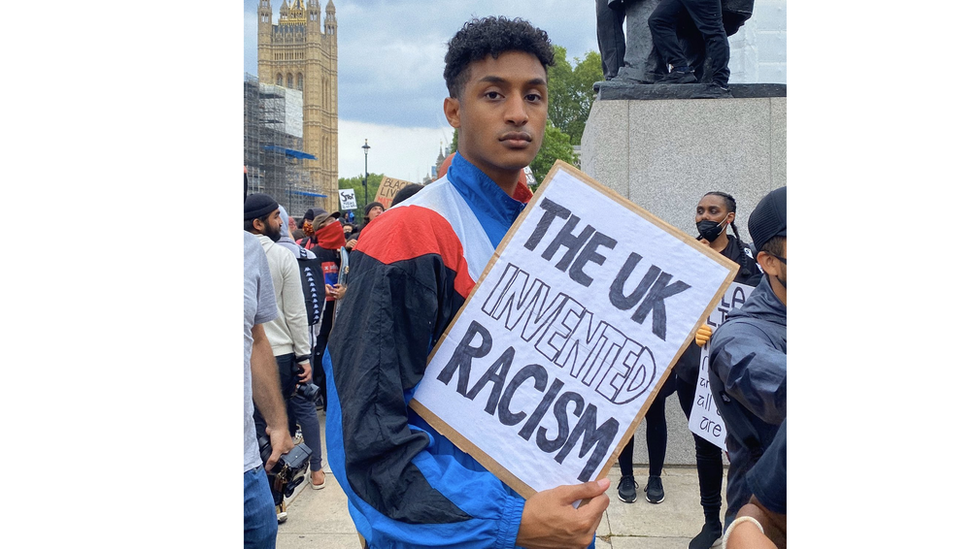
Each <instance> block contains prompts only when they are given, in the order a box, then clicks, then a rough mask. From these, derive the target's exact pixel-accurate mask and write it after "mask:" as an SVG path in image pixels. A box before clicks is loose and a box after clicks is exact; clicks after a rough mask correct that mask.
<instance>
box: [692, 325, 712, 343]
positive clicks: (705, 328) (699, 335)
mask: <svg viewBox="0 0 976 549" xmlns="http://www.w3.org/2000/svg"><path fill="white" fill-rule="evenodd" d="M709 339H712V327H711V326H709V325H708V324H702V325H701V327H700V328H698V331H697V332H695V343H697V344H698V346H699V347H704V346H705V344H706V343H708V340H709Z"/></svg>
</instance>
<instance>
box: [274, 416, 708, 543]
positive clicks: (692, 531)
mask: <svg viewBox="0 0 976 549" xmlns="http://www.w3.org/2000/svg"><path fill="white" fill-rule="evenodd" d="M672 401H673V402H672ZM672 404H673V406H672ZM667 405H668V432H669V439H668V453H667V456H666V459H665V466H664V472H663V474H662V475H661V479H662V481H663V484H664V491H665V499H664V501H663V502H661V503H659V504H656V505H655V504H651V503H648V502H647V501H646V500H645V499H644V496H643V493H642V492H639V493H638V499H637V501H636V502H634V503H630V504H627V503H623V502H622V501H620V500H619V499H618V498H617V482H618V481H619V480H620V469H619V468H618V467H616V466H614V467H613V468H612V469H611V470H610V475H609V476H610V481H611V484H610V489H609V490H608V491H607V494H608V495H609V496H610V507H609V508H608V509H607V511H606V513H604V517H603V520H602V521H600V527H599V528H598V529H597V541H596V547H597V549H610V548H612V549H638V548H640V549H686V548H687V547H688V542H690V541H691V538H693V537H694V536H695V535H697V534H698V532H699V531H700V530H701V526H702V522H703V518H704V517H703V515H702V509H701V506H700V505H699V496H698V474H697V473H696V471H695V467H694V465H690V466H689V465H688V464H682V463H676V462H675V461H676V460H675V459H672V447H673V448H674V449H675V451H674V454H673V455H674V456H675V457H676V458H678V459H680V456H682V455H684V456H686V457H690V459H691V461H692V464H693V463H694V444H693V443H692V442H691V440H692V439H691V434H690V433H689V432H688V429H687V427H686V426H685V424H686V421H685V419H684V415H683V414H682V413H681V410H680V408H678V406H677V398H676V397H672V398H669V399H668V403H667ZM672 408H678V410H677V414H678V415H679V416H680V419H681V422H680V423H677V424H676V422H677V419H678V418H677V417H674V410H673V409H672ZM319 424H320V426H324V425H325V419H324V416H323V415H322V412H319ZM676 427H677V428H676ZM678 428H680V429H678ZM643 429H644V427H643V425H642V426H641V427H639V428H638V433H639V434H642V433H643ZM682 429H683V431H682ZM685 439H687V441H686V440H685ZM683 442H686V444H682V443H683ZM323 444H324V437H323ZM688 447H690V448H691V449H690V453H689V450H688ZM641 448H643V460H642V458H641V454H640V452H639V450H640V449H641ZM322 451H323V466H324V468H325V471H326V487H325V488H324V489H322V490H313V489H312V488H311V486H310V485H309V483H308V480H306V481H305V482H304V483H303V484H302V485H301V486H299V487H298V488H296V489H295V493H294V494H292V496H291V497H290V498H288V499H287V500H286V502H285V506H286V510H287V512H288V520H287V521H285V522H284V523H283V524H280V525H279V526H278V547H279V548H280V549H299V548H303V549H304V548H329V549H332V548H335V549H360V547H361V546H360V543H359V537H358V535H357V534H356V528H355V526H354V525H353V522H352V519H351V518H350V517H349V511H348V508H347V504H346V496H345V493H343V491H342V488H340V487H339V484H338V482H336V480H335V477H334V476H333V475H332V472H331V470H330V469H329V464H328V462H327V461H326V460H325V456H324V454H325V448H323V449H322ZM646 456H647V446H646V443H644V442H643V437H642V436H639V437H638V440H637V444H636V447H635V451H634V462H635V465H634V470H635V473H636V474H635V477H636V478H637V482H638V483H639V484H640V487H641V488H643V487H644V485H645V483H646V482H647V473H646V470H643V471H642V466H644V467H646V461H647V460H646ZM722 490H723V494H724V490H725V487H724V485H723V488H722ZM724 514H725V506H724V503H723V507H722V515H723V516H724Z"/></svg>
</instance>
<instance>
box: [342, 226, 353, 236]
mask: <svg viewBox="0 0 976 549" xmlns="http://www.w3.org/2000/svg"><path fill="white" fill-rule="evenodd" d="M342 232H344V233H346V236H349V235H350V234H352V225H343V226H342Z"/></svg>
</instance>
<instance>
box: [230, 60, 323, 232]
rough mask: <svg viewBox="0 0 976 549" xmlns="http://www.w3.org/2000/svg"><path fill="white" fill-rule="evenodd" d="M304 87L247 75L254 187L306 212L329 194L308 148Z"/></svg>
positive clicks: (247, 136) (247, 148)
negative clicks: (312, 168) (312, 169)
mask: <svg viewBox="0 0 976 549" xmlns="http://www.w3.org/2000/svg"><path fill="white" fill-rule="evenodd" d="M302 124H303V117H302V92H301V91H300V90H293V89H288V88H285V87H282V86H275V85H273V84H263V83H260V82H259V81H258V79H257V77H255V76H252V75H250V74H245V75H244V165H245V166H246V167H247V175H248V192H249V193H255V192H261V193H266V194H269V195H271V196H272V197H274V199H275V200H276V201H277V202H278V203H279V204H281V205H282V206H284V207H285V209H286V210H288V215H290V216H293V217H295V216H301V215H302V214H304V213H305V211H306V210H308V209H309V208H312V207H314V206H316V205H318V204H321V203H322V199H323V198H324V197H325V195H323V194H321V193H319V192H318V191H317V190H316V189H315V188H313V186H312V179H311V175H310V173H309V169H308V167H307V165H306V161H307V160H315V157H314V156H312V155H311V154H308V153H307V152H304V151H303V149H302V143H303V142H302Z"/></svg>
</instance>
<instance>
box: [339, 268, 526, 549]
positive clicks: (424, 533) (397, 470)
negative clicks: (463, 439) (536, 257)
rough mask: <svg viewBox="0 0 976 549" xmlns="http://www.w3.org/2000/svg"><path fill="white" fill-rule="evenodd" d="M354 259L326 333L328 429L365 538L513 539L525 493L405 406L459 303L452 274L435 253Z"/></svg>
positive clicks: (393, 543) (506, 542)
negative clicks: (341, 302)
mask: <svg viewBox="0 0 976 549" xmlns="http://www.w3.org/2000/svg"><path fill="white" fill-rule="evenodd" d="M351 261H352V265H351V266H352V270H353V271H354V272H356V278H355V280H353V281H351V283H350V284H349V288H348V291H347V293H346V297H345V299H344V301H345V302H346V303H344V305H343V307H342V308H341V309H340V311H339V316H338V318H337V320H336V325H335V328H334V329H333V332H332V336H331V337H330V340H329V355H330V356H331V361H332V364H331V367H330V368H327V370H326V378H327V390H328V391H329V407H328V410H327V425H326V439H327V445H328V458H329V463H330V465H331V466H332V469H333V472H334V473H335V474H336V479H337V480H338V481H339V483H340V485H342V487H343V489H344V490H345V491H346V494H347V496H348V497H349V503H350V514H351V515H352V516H353V520H354V521H355V522H356V527H357V529H358V530H359V532H360V533H361V534H362V535H363V536H364V537H365V538H366V540H367V542H368V543H369V545H370V547H374V546H375V547H514V545H515V538H516V536H517V534H518V527H519V523H520V521H521V515H522V509H523V506H524V504H525V500H524V499H522V498H521V497H520V496H518V494H516V493H514V492H513V491H512V490H510V489H509V488H508V487H507V486H505V485H504V484H503V483H502V482H501V481H500V480H499V479H498V478H497V477H496V476H495V475H494V474H492V473H490V472H489V471H487V470H485V469H484V468H483V467H482V466H481V465H480V464H478V463H477V462H476V461H475V460H474V459H473V458H471V457H470V456H468V455H467V454H465V453H463V452H461V450H459V449H458V448H457V447H455V446H454V445H453V444H451V443H450V442H449V441H448V440H447V439H445V438H444V437H442V436H441V435H439V434H438V433H436V431H434V430H433V429H432V428H430V426H429V425H427V424H426V422H424V421H423V420H422V419H421V418H419V416H417V415H416V414H414V413H413V412H412V411H411V410H410V409H409V408H408V403H409V400H410V397H411V395H412V394H413V391H414V389H415V387H416V385H417V383H418V382H419V381H420V380H421V378H422V377H423V375H424V371H425V369H426V364H427V355H428V353H429V352H430V350H431V349H432V347H433V344H434V343H435V341H436V338H437V337H438V336H440V334H441V333H442V332H443V331H444V329H445V328H446V327H447V325H448V323H449V322H450V320H451V317H452V316H453V314H454V311H456V310H457V307H458V306H459V305H460V303H461V302H463V298H462V297H461V296H459V295H457V294H456V292H455V290H454V285H453V283H452V281H453V279H454V275H455V273H453V271H452V270H451V269H450V268H448V267H446V266H445V265H444V263H443V261H442V259H441V258H440V257H439V256H438V255H437V254H425V255H422V256H420V257H413V258H409V259H405V260H402V261H395V262H392V263H390V262H387V261H381V260H379V259H377V258H374V257H372V256H369V255H366V254H364V253H362V252H360V251H354V252H353V253H352V259H351ZM459 300H460V301H459Z"/></svg>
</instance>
